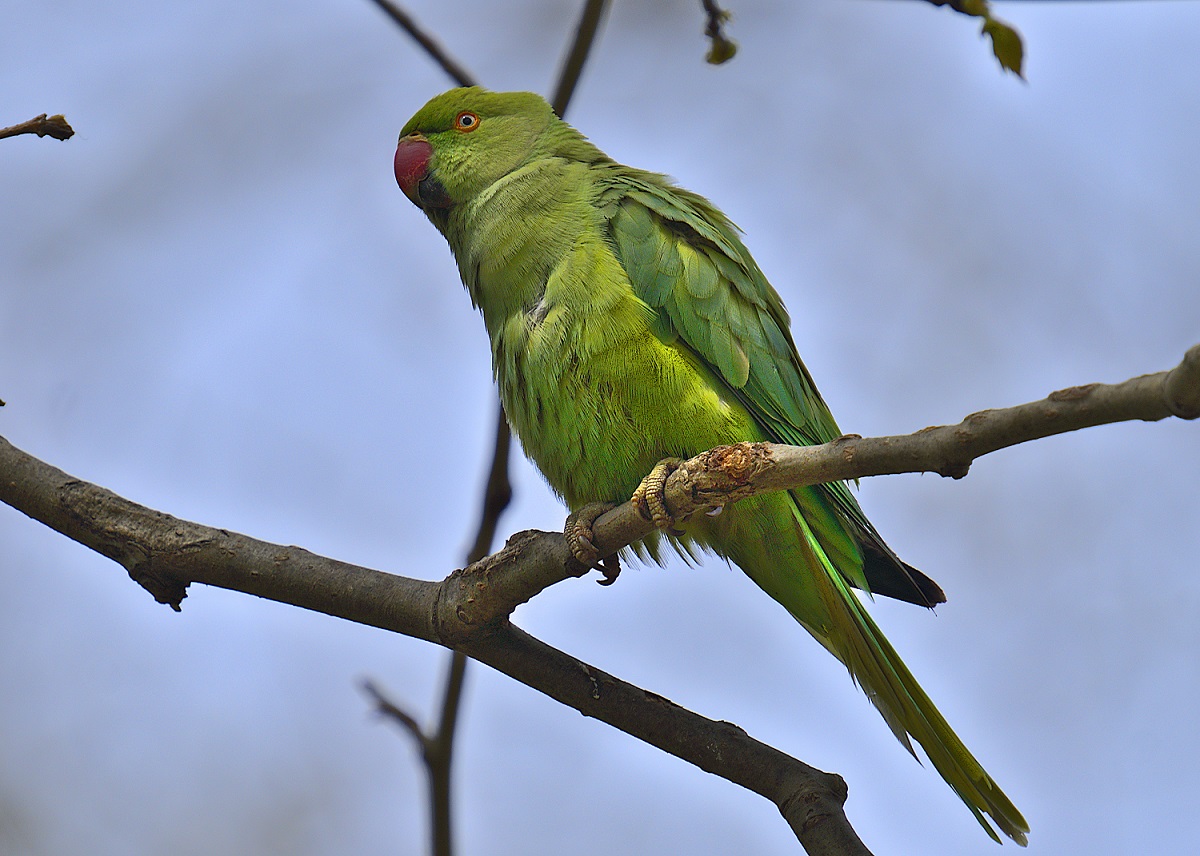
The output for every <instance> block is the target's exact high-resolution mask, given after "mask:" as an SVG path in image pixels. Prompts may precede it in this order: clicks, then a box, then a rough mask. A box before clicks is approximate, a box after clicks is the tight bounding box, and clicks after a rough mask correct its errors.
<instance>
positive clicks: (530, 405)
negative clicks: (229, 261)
mask: <svg viewBox="0 0 1200 856" xmlns="http://www.w3.org/2000/svg"><path fill="white" fill-rule="evenodd" d="M395 171H396V180H397V182H398V183H399V185H400V188H401V189H402V190H403V191H404V193H405V195H407V196H408V198H409V199H410V200H412V202H413V203H415V204H416V205H417V206H418V207H420V208H421V210H422V211H423V212H424V213H425V214H426V216H428V218H429V219H430V221H431V222H432V223H433V225H434V226H436V227H437V229H438V231H440V232H441V233H442V235H444V236H445V238H446V241H447V242H448V243H449V244H450V249H451V250H452V251H453V253H454V258H455V260H456V261H457V263H458V269H459V272H460V274H461V276H462V280H463V283H464V284H465V285H466V287H467V291H468V292H469V293H470V296H471V301H472V302H473V303H474V305H475V306H476V307H477V308H478V309H480V310H481V311H482V313H483V320H484V323H485V325H486V327H487V331H488V336H489V337H490V338H491V348H492V368H493V372H494V374H495V378H496V382H497V385H498V386H499V390H500V398H501V401H502V403H503V405H504V412H505V414H506V415H507V417H508V420H509V422H510V423H511V425H512V427H513V429H514V430H515V431H516V433H517V436H518V437H519V438H520V440H521V444H522V446H523V447H524V449H525V453H526V454H527V455H528V456H529V457H530V458H531V459H532V460H533V461H534V463H535V464H536V465H537V466H538V468H539V469H540V470H541V471H542V474H543V475H544V476H545V478H546V480H547V481H548V482H549V483H550V486H551V487H552V488H553V489H554V490H555V491H556V492H557V493H558V494H559V495H560V496H562V497H563V499H564V500H565V501H566V503H567V505H568V506H569V507H570V508H571V509H572V511H574V512H578V511H580V510H581V509H583V508H584V507H585V506H587V507H590V506H592V505H593V504H595V503H619V502H622V501H624V500H626V499H629V498H630V497H631V496H633V495H634V494H635V492H637V493H638V494H639V496H644V494H645V493H646V489H647V486H646V484H645V483H643V477H644V476H645V475H646V474H647V473H649V472H651V471H652V470H653V471H654V472H655V473H659V474H661V473H662V472H663V470H662V468H661V467H659V466H658V465H659V463H660V462H662V461H664V460H669V459H679V458H688V457H691V456H693V455H697V454H699V453H700V452H703V451H705V450H707V449H710V448H712V447H714V446H720V445H723V444H728V443H736V442H739V441H760V440H762V441H770V442H775V443H789V444H793V445H812V444H817V443H825V442H828V441H831V440H833V439H835V438H837V437H838V436H840V435H841V431H839V430H838V427H837V424H836V423H835V422H834V419H833V416H832V415H831V414H830V412H829V408H828V407H827V406H826V404H825V402H824V401H823V400H822V398H821V396H820V394H819V393H818V392H817V389H816V386H815V385H814V383H813V380H812V377H811V376H810V375H809V373H808V370H807V369H806V368H805V367H804V364H803V363H802V362H801V361H800V357H799V355H798V354H797V353H796V346H795V344H794V342H793V341H792V336H791V333H790V331H789V326H790V323H789V320H788V315H787V310H785V309H784V307H783V303H782V301H781V300H780V298H779V295H778V294H777V293H776V292H775V289H774V288H772V287H771V285H770V283H768V282H767V280H766V278H765V277H764V276H763V273H762V271H760V270H759V268H758V265H757V264H755V262H754V259H753V258H751V256H750V253H749V251H748V250H747V249H746V247H745V246H744V245H743V244H742V241H741V238H740V237H739V236H738V230H737V228H736V227H735V226H734V225H733V224H732V223H730V222H729V220H728V219H727V218H726V217H725V215H724V214H722V213H721V212H720V211H718V210H717V209H716V208H715V207H714V206H713V205H712V204H711V203H710V202H708V201H707V200H706V199H703V198H702V197H700V196H697V195H696V194H694V193H690V192H688V191H686V190H683V189H681V188H679V187H676V186H675V185H674V184H672V183H671V182H670V181H669V180H668V179H667V178H666V177H664V176H662V175H658V174H655V173H651V172H643V171H642V170H638V169H631V168H630V167H627V166H622V165H621V164H619V163H616V162H614V161H613V160H612V159H611V158H609V157H608V156H607V155H605V154H604V153H603V152H601V151H600V150H599V149H597V148H596V147H595V146H594V145H592V144H591V143H590V142H588V141H587V139H586V138H584V136H583V135H582V134H580V133H579V132H578V131H576V130H575V129H574V128H572V127H571V126H570V125H568V124H566V123H565V122H563V121H562V120H561V119H559V118H558V117H557V116H556V115H555V114H554V111H553V110H552V109H551V107H550V105H549V104H547V103H546V101H545V100H544V99H543V98H542V97H541V96H539V95H535V94H533V93H528V92H503V93H502V92H489V91H486V90H484V89H480V88H477V87H471V88H463V89H452V90H450V91H449V92H445V93H443V94H441V95H438V96H437V97H435V98H433V99H432V100H431V101H430V102H429V103H428V104H426V105H425V106H424V107H422V108H421V109H420V110H419V111H418V112H417V114H416V115H415V116H413V117H412V118H411V119H410V120H409V121H408V124H406V125H405V126H404V129H403V131H401V133H400V141H399V145H398V146H397V149H396V156H395ZM661 481H662V479H661V477H660V478H658V480H657V483H656V485H657V486H658V487H659V495H660V496H661ZM645 498H646V500H649V499H650V497H645ZM651 507H653V505H652V506H651ZM661 507H662V506H661V501H660V502H659V508H661ZM655 516H656V517H658V516H660V515H657V514H656V515H655ZM656 522H658V524H659V525H660V526H664V525H666V526H669V527H670V528H668V529H667V530H666V532H665V533H664V534H665V535H666V537H668V538H669V539H670V540H671V542H672V543H673V544H674V545H675V546H677V547H678V548H679V549H680V550H681V551H682V552H685V553H690V551H691V549H692V545H698V546H700V547H702V548H707V549H709V550H711V551H713V552H715V553H717V554H718V555H720V556H722V557H725V558H726V559H728V560H729V561H731V562H733V563H734V564H736V565H737V566H738V567H740V568H741V569H742V570H743V571H745V572H746V574H747V575H748V576H749V577H750V578H751V579H752V580H753V581H754V582H755V583H757V584H758V585H759V586H760V587H761V588H762V589H763V590H764V591H765V592H766V593H767V594H769V595H770V596H771V597H772V598H774V599H775V600H776V601H778V602H779V603H780V604H782V605H783V607H784V608H785V609H787V611H788V612H790V613H791V614H792V615H793V616H794V617H795V619H796V620H797V621H799V622H800V623H801V624H802V625H803V626H804V628H805V629H806V630H808V632H809V633H811V634H812V635H813V636H815V637H816V639H817V641H819V642H820V643H821V644H822V645H824V646H825V647H826V648H827V649H828V650H829V651H830V653H832V654H833V655H834V656H835V657H837V658H838V659H839V660H840V661H841V662H842V663H843V664H845V666H846V668H847V669H848V670H849V671H850V674H851V676H852V677H853V679H854V680H855V681H856V682H857V683H858V684H859V685H860V686H861V687H862V688H863V690H864V691H865V692H866V694H867V696H868V697H869V698H870V700H871V701H872V702H873V703H874V705H875V706H876V708H878V710H879V712H880V713H881V714H882V715H883V718H884V720H885V721H886V722H887V724H888V726H889V727H890V728H891V730H892V732H893V733H894V734H895V735H896V737H897V738H898V739H899V740H900V742H901V743H902V744H903V745H904V746H905V747H906V748H907V749H908V750H909V751H910V752H913V747H912V744H911V742H910V740H909V738H910V736H911V737H912V738H915V739H916V741H917V742H918V743H920V744H921V746H922V748H923V749H924V751H925V753H926V755H928V756H929V759H930V761H932V763H933V766H934V767H935V768H936V769H937V771H938V772H939V773H941V775H942V777H943V778H944V779H945V780H946V782H947V783H949V785H950V787H951V788H953V789H954V791H955V793H957V794H958V795H959V797H961V798H962V800H963V802H965V803H966V805H967V807H968V808H970V810H971V812H972V813H973V814H974V815H975V817H976V819H977V820H978V821H979V822H980V824H982V825H983V827H984V829H986V830H987V832H988V834H989V835H991V836H992V838H994V839H996V840H997V841H999V840H1000V839H999V837H998V836H997V835H996V832H995V831H994V830H993V828H992V826H991V824H990V823H989V822H988V821H987V819H985V818H984V814H987V815H990V816H991V819H992V822H994V823H995V825H996V826H997V827H999V829H1000V830H1001V831H1003V832H1004V833H1005V834H1006V835H1008V836H1009V837H1010V838H1012V839H1013V840H1015V841H1017V842H1018V843H1020V844H1025V843H1026V838H1025V833H1027V832H1028V831H1029V827H1028V825H1027V824H1026V822H1025V819H1024V818H1023V817H1022V816H1021V813H1020V812H1019V811H1018V810H1017V809H1016V807H1015V806H1014V805H1013V804H1012V802H1011V801H1010V800H1009V799H1008V797H1007V796H1005V795H1004V793H1003V792H1002V791H1001V790H1000V788H999V787H997V785H996V784H995V782H993V781H992V779H991V777H990V776H989V775H988V774H987V773H986V772H985V771H984V769H983V767H981V766H980V764H979V762H978V761H976V760H975V758H974V757H973V756H972V755H971V753H970V752H969V751H968V750H967V748H966V747H965V746H964V745H963V743H962V741H961V740H959V738H958V737H957V736H956V735H955V733H954V732H953V731H952V730H951V728H950V726H949V725H948V724H947V723H946V720H945V719H944V718H943V717H942V715H941V714H940V713H939V712H938V710H937V708H936V707H934V705H933V702H931V701H930V700H929V697H928V696H927V695H926V694H925V692H924V690H922V689H921V687H920V685H919V684H917V681H916V679H915V678H913V676H912V674H911V673H910V672H909V670H908V668H907V667H906V666H905V665H904V663H903V661H901V659H900V657H899V656H898V655H897V654H896V651H895V650H894V649H893V648H892V646H891V643H889V642H888V640H887V639H886V638H885V637H884V635H883V633H882V632H880V630H879V628H878V627H877V626H876V625H875V622H874V621H872V620H871V617H870V615H869V614H868V613H867V611H866V609H865V608H864V607H863V604H862V602H861V601H860V600H859V598H858V597H857V596H856V595H855V594H854V593H853V592H852V591H851V590H850V589H851V587H854V588H858V589H861V590H863V591H866V592H872V593H874V594H881V595H886V596H888V597H894V598H899V599H901V600H906V601H909V602H912V603H916V604H920V605H922V606H928V607H931V606H933V605H935V604H937V603H941V602H943V601H945V596H944V595H943V594H942V590H941V589H940V588H939V587H938V585H937V584H936V583H935V582H933V581H932V580H931V579H929V578H928V577H926V576H925V575H923V574H922V573H921V572H920V571H917V570H916V569H915V568H912V567H910V566H908V565H906V564H904V563H903V562H901V561H900V560H899V559H898V558H897V557H896V555H895V554H894V553H893V552H892V551H891V550H890V549H889V548H888V547H887V545H886V544H885V543H884V542H883V539H882V538H881V537H880V536H879V534H878V533H877V532H876V531H875V528H874V527H873V526H872V525H871V524H870V523H869V522H868V521H867V519H866V517H865V516H864V515H863V512H862V510H861V509H860V508H859V506H858V503H857V502H856V501H855V499H854V497H853V496H852V495H851V493H850V490H849V488H848V487H847V485H846V484H845V483H844V482H836V483H832V484H824V485H818V486H814V487H806V488H801V489H797V490H791V491H787V492H781V493H773V494H769V495H764V496H758V497H754V498H752V499H747V500H743V501H741V502H738V503H735V504H732V505H730V506H729V507H727V508H725V509H723V511H722V513H720V514H717V515H715V516H708V515H698V516H697V517H696V518H693V519H688V520H685V521H669V520H667V521H661V520H658V521H656ZM576 540H577V541H578V540H580V539H579V538H577V539H576ZM582 540H584V541H587V538H586V537H583V538H582ZM589 546H590V545H589ZM573 549H575V550H576V552H577V554H578V555H581V556H584V555H586V553H587V551H586V549H585V547H581V546H578V545H577V544H575V545H573ZM645 549H646V550H647V551H648V552H649V553H650V555H651V556H652V557H654V558H657V557H658V550H657V544H656V543H655V539H654V537H653V536H652V538H651V539H650V543H649V544H648V545H647V546H646V548H645ZM593 561H594V559H593ZM913 754H914V756H915V752H914V753H913Z"/></svg>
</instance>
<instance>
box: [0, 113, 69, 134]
mask: <svg viewBox="0 0 1200 856" xmlns="http://www.w3.org/2000/svg"><path fill="white" fill-rule="evenodd" d="M19 134H37V135H38V136H39V137H54V139H56V140H69V139H71V137H73V136H75V129H74V128H72V127H71V126H70V124H68V123H67V120H66V119H65V118H63V115H62V114H61V113H56V114H54V115H53V116H47V115H46V114H45V113H43V114H42V115H40V116H34V117H33V118H32V119H30V120H29V121H27V122H21V123H19V124H17V125H9V126H8V127H7V128H0V140H2V139H4V138H5V137H15V136H18V135H19Z"/></svg>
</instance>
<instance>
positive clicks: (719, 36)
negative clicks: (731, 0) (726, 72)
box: [701, 0, 737, 65]
mask: <svg viewBox="0 0 1200 856" xmlns="http://www.w3.org/2000/svg"><path fill="white" fill-rule="evenodd" d="M701 5H703V6H704V14H705V15H706V17H707V20H706V21H705V24H704V35H706V36H708V38H709V42H710V44H709V48H708V55H707V56H705V58H704V59H705V61H706V62H708V63H709V64H711V65H720V64H721V63H723V62H728V61H729V60H731V59H733V56H734V54H736V53H737V42H734V41H731V40H730V39H728V38H726V36H725V23H726V22H727V21H728V20H729V19H730V18H731V17H732V16H731V15H730V14H729V13H728V12H727V11H725V10H724V9H722V8H721V7H720V6H718V5H717V3H716V0H701Z"/></svg>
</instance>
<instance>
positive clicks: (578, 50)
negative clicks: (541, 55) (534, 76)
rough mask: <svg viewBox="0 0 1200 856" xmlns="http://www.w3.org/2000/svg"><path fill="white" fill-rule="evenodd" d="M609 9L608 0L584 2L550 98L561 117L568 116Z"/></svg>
mask: <svg viewBox="0 0 1200 856" xmlns="http://www.w3.org/2000/svg"><path fill="white" fill-rule="evenodd" d="M607 10H608V0H587V2H586V3H585V4H584V7H583V14H582V15H581V16H580V18H579V26H578V27H576V28H575V39H574V41H572V43H571V49H570V50H569V51H568V52H567V56H566V59H564V60H563V64H562V69H561V70H560V71H559V73H558V85H557V86H555V87H554V97H553V98H552V99H551V100H550V104H551V106H552V107H554V112H555V113H557V114H558V116H559V118H564V117H565V116H566V113H567V106H568V105H569V104H570V103H571V96H572V95H574V94H575V86H576V84H578V83H579V75H580V74H582V73H583V65H584V63H586V62H587V58H588V54H589V53H591V50H592V45H593V44H594V43H595V41H596V33H597V32H598V31H599V29H600V22H601V21H602V20H603V19H604V13H605V12H606V11H607Z"/></svg>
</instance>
